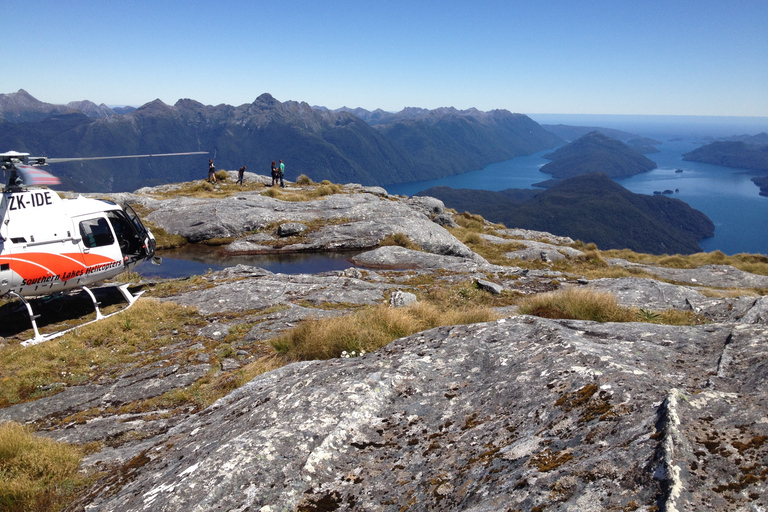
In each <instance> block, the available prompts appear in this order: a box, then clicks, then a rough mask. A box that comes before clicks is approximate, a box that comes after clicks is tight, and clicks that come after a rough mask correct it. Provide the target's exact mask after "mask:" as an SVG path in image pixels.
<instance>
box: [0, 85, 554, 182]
mask: <svg viewBox="0 0 768 512" xmlns="http://www.w3.org/2000/svg"><path fill="white" fill-rule="evenodd" d="M562 143H563V140H562V139H560V138H559V137H558V136H556V135H554V134H552V133H550V132H547V131H545V130H544V129H543V128H541V126H539V125H538V124H537V123H535V122H534V121H532V120H531V119H530V118H528V117H527V116H525V115H522V114H513V113H511V112H509V111H506V110H494V111H491V112H481V111H478V110H476V109H470V110H457V109H454V108H443V109H437V110H424V109H405V110H404V111H402V112H401V113H397V114H391V115H384V114H382V112H381V111H376V112H367V111H363V110H360V109H358V110H356V111H354V113H352V112H350V111H348V109H347V110H345V109H340V110H338V111H331V110H328V109H323V108H313V107H311V106H310V105H308V104H307V103H304V102H295V101H286V102H280V101H278V100H276V99H275V98H273V97H272V96H271V95H269V94H266V93H265V94H262V95H261V96H259V97H258V98H257V99H256V100H255V101H254V102H253V103H250V104H244V105H240V106H237V107H234V106H230V105H225V104H221V105H216V106H211V105H203V104H202V103H199V102H197V101H194V100H191V99H182V100H179V101H177V102H176V104H174V105H172V106H171V105H167V104H165V103H163V102H162V101H160V100H155V101H152V102H150V103H147V104H145V105H143V106H141V107H139V108H138V109H135V110H131V109H123V110H117V109H110V108H109V107H107V106H106V105H96V104H94V103H93V102H89V101H80V102H71V103H68V104H67V105H54V104H49V103H44V102H41V101H38V100H37V99H35V98H34V97H32V96H31V95H30V94H29V93H27V92H26V91H24V90H20V91H18V92H16V93H11V94H0V147H3V148H6V149H7V150H15V151H22V152H28V153H31V154H33V155H35V156H49V157H79V156H82V157H88V156H109V155H126V154H159V153H172V152H187V151H208V152H209V156H197V157H179V158H164V159H158V158H153V159H137V160H120V161H114V162H110V163H109V164H105V163H104V162H98V163H94V162H78V163H68V164H56V169H55V174H56V175H57V176H59V177H60V178H61V180H62V187H63V188H68V189H71V190H74V191H86V192H88V191H93V192H96V191H100V192H110V191H113V192H114V191H129V190H135V189H136V188H139V187H142V186H151V185H158V184H164V183H172V182H179V181H189V180H193V179H201V178H203V177H204V176H205V175H206V173H207V161H206V160H207V158H212V159H214V161H215V163H216V165H217V167H218V168H219V169H230V170H231V169H237V168H239V167H241V166H243V165H245V166H247V168H248V170H249V171H253V172H257V173H261V174H267V173H268V172H269V167H270V162H271V161H273V160H278V159H282V160H284V161H285V163H286V177H287V178H288V179H295V178H296V177H297V176H298V175H300V174H307V175H308V176H309V177H310V178H312V179H314V180H316V181H321V180H324V179H327V180H330V181H333V182H336V183H347V182H355V183H361V184H363V185H386V184H390V183H402V182H408V181H415V180H423V179H433V178H440V177H444V176H448V175H451V174H458V173H461V172H466V171H469V170H473V169H479V168H481V167H482V166H484V165H486V164H488V163H492V162H497V161H501V160H508V159H510V158H514V157H515V156H518V155H528V154H531V153H534V152H537V151H541V150H544V149H548V148H553V147H556V146H558V145H560V144H562Z"/></svg>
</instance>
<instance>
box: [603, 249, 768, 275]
mask: <svg viewBox="0 0 768 512" xmlns="http://www.w3.org/2000/svg"><path fill="white" fill-rule="evenodd" d="M603 254H604V255H605V256H606V257H608V258H622V259H625V260H627V261H631V262H634V263H645V264H651V265H659V266H662V267H670V268H696V267H701V266H703V265H731V266H732V267H735V268H738V269H740V270H743V271H745V272H750V273H752V274H760V275H768V256H763V255H762V254H746V253H741V254H735V255H733V256H728V255H727V254H724V253H723V252H722V251H713V252H698V253H696V254H688V255H684V254H675V255H672V256H670V255H667V254H663V255H655V254H646V253H637V252H632V251H630V250H628V249H624V250H621V251H618V250H610V251H603Z"/></svg>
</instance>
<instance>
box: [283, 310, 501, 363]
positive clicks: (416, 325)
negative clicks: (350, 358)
mask: <svg viewBox="0 0 768 512" xmlns="http://www.w3.org/2000/svg"><path fill="white" fill-rule="evenodd" d="M497 318H498V315H497V314H496V313H495V312H494V311H493V310H492V309H490V308H485V307H472V308H464V309H447V310H440V309H439V308H437V307H436V306H434V305H431V304H427V303H423V302H417V303H414V304H411V305H410V306H408V307H404V308H392V307H390V306H388V305H378V306H375V307H369V308H365V309H363V310H361V311H359V312H357V313H355V314H353V315H350V316H344V317H336V318H324V319H319V320H318V319H310V320H307V321H304V322H302V323H301V324H299V325H298V326H297V327H295V328H294V329H293V330H291V331H289V332H288V333H286V334H283V335H282V336H280V337H278V338H275V339H273V340H272V341H271V344H272V346H273V347H274V348H275V349H276V350H277V351H278V352H280V353H282V354H284V355H285V356H286V357H287V358H288V359H289V360H291V361H306V360H314V359H330V358H333V357H340V356H341V354H342V352H344V351H346V352H347V353H351V352H353V351H354V352H357V353H360V352H361V351H365V352H371V351H374V350H376V349H379V348H381V347H383V346H385V345H387V344H388V343H390V342H391V341H393V340H395V339H397V338H402V337H403V336H408V335H410V334H414V333H416V332H419V331H423V330H425V329H431V328H433V327H438V326H441V325H458V324H469V323H476V322H488V321H492V320H496V319H497Z"/></svg>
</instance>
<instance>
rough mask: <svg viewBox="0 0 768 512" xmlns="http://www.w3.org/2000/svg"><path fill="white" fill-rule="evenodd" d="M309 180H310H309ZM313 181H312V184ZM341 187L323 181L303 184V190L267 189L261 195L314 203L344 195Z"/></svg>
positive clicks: (281, 199)
mask: <svg viewBox="0 0 768 512" xmlns="http://www.w3.org/2000/svg"><path fill="white" fill-rule="evenodd" d="M307 179H309V178H307ZM311 181H312V180H310V182H311ZM343 191H344V190H343V188H342V186H341V185H337V184H335V183H331V182H330V181H328V180H323V182H322V183H320V184H317V183H311V184H302V185H301V188H281V187H267V190H265V191H264V192H262V193H261V195H263V196H267V197H271V198H273V199H279V200H280V201H292V202H300V201H312V200H313V199H318V198H320V197H325V196H330V195H333V194H341V193H343Z"/></svg>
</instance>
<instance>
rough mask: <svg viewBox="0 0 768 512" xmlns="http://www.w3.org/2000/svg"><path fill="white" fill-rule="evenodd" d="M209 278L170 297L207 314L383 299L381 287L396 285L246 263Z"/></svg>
mask: <svg viewBox="0 0 768 512" xmlns="http://www.w3.org/2000/svg"><path fill="white" fill-rule="evenodd" d="M233 277H236V279H232V278H233ZM209 279H210V280H211V284H212V286H210V287H209V288H206V289H202V290H195V291H189V292H185V293H182V294H181V295H178V296H174V297H172V298H171V299H170V300H173V301H174V302H177V303H179V304H183V305H186V306H193V307H195V308H197V310H198V311H199V312H200V313H201V314H203V315H210V314H215V313H222V312H244V311H250V310H262V309H267V308H270V307H273V306H278V305H289V304H292V303H294V302H299V301H307V302H310V303H313V304H318V305H321V304H324V303H347V304H375V303H378V302H381V301H382V300H383V298H384V292H385V291H387V290H388V289H390V288H393V287H395V286H396V285H395V284H385V283H371V282H368V281H363V280H360V279H356V278H350V277H346V276H342V275H312V274H294V275H286V274H273V273H272V272H269V271H267V270H264V269H259V268H257V267H249V266H247V265H238V266H237V267H232V268H230V269H226V270H224V271H221V272H214V273H212V274H211V275H210V277H209Z"/></svg>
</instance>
